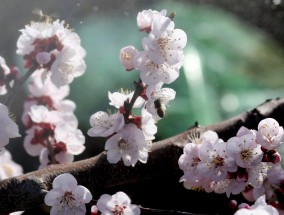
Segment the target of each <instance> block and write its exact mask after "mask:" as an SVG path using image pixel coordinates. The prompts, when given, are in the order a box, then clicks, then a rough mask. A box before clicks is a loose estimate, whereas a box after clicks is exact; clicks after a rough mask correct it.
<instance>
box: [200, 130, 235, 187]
mask: <svg viewBox="0 0 284 215" xmlns="http://www.w3.org/2000/svg"><path fill="white" fill-rule="evenodd" d="M216 135H217V134H216V133H215V132H213V131H210V130H209V131H206V132H205V133H204V134H203V138H202V144H201V146H200V149H199V157H200V160H201V161H200V162H199V163H198V165H197V169H198V171H200V172H201V173H202V174H204V175H206V176H208V177H209V178H210V179H212V180H217V181H220V180H223V179H225V177H226V176H227V172H235V171H236V170H237V165H236V162H235V159H234V158H233V157H232V156H230V154H229V153H228V152H227V149H226V146H227V144H226V143H225V142H224V141H222V140H221V139H218V138H216ZM217 137H218V136H217Z"/></svg>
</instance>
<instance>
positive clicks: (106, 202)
mask: <svg viewBox="0 0 284 215" xmlns="http://www.w3.org/2000/svg"><path fill="white" fill-rule="evenodd" d="M97 207H98V209H99V211H100V212H101V214H102V215H139V214H140V213H141V211H140V208H139V207H138V206H137V205H134V204H131V200H130V198H129V197H128V196H127V195H126V194H125V193H124V192H117V193H116V194H114V195H112V196H111V195H108V194H103V195H102V196H101V197H100V198H99V200H98V203H97Z"/></svg>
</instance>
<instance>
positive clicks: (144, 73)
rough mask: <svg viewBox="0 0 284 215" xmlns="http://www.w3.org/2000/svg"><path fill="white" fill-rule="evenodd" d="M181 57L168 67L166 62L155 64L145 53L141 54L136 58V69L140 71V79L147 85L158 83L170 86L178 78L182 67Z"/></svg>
mask: <svg viewBox="0 0 284 215" xmlns="http://www.w3.org/2000/svg"><path fill="white" fill-rule="evenodd" d="M182 58H183V57H182V56H181V59H180V61H179V62H177V63H175V64H173V65H170V64H168V63H167V62H164V63H162V64H157V63H155V62H154V61H153V60H152V59H151V58H149V56H148V53H147V52H145V51H144V52H141V53H139V54H138V55H137V57H136V67H137V69H139V70H140V78H141V80H142V81H143V82H145V83H146V84H148V85H153V84H156V83H158V82H163V83H166V84H170V83H172V82H173V81H175V80H176V79H177V78H178V77H179V69H180V68H181V66H182Z"/></svg>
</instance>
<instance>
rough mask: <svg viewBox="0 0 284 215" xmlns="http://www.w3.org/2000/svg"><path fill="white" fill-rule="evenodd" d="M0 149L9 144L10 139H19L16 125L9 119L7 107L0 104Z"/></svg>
mask: <svg viewBox="0 0 284 215" xmlns="http://www.w3.org/2000/svg"><path fill="white" fill-rule="evenodd" d="M0 121H1V127H0V148H1V147H3V146H6V145H7V144H8V143H9V139H10V138H15V137H20V134H19V128H18V126H17V124H16V123H15V122H14V121H13V120H12V119H11V118H10V116H9V111H8V109H7V107H6V106H5V105H3V104H1V103H0Z"/></svg>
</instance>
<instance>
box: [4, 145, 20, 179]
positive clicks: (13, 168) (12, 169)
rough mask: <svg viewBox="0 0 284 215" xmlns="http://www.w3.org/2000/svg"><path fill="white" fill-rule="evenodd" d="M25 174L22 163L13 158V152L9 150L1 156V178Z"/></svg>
mask: <svg viewBox="0 0 284 215" xmlns="http://www.w3.org/2000/svg"><path fill="white" fill-rule="evenodd" d="M21 174H23V168H22V167H21V165H19V164H17V163H15V162H14V161H13V160H12V156H11V153H10V152H9V151H7V150H5V151H4V153H3V154H1V156H0V180H3V179H6V178H9V177H14V176H18V175H21Z"/></svg>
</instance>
